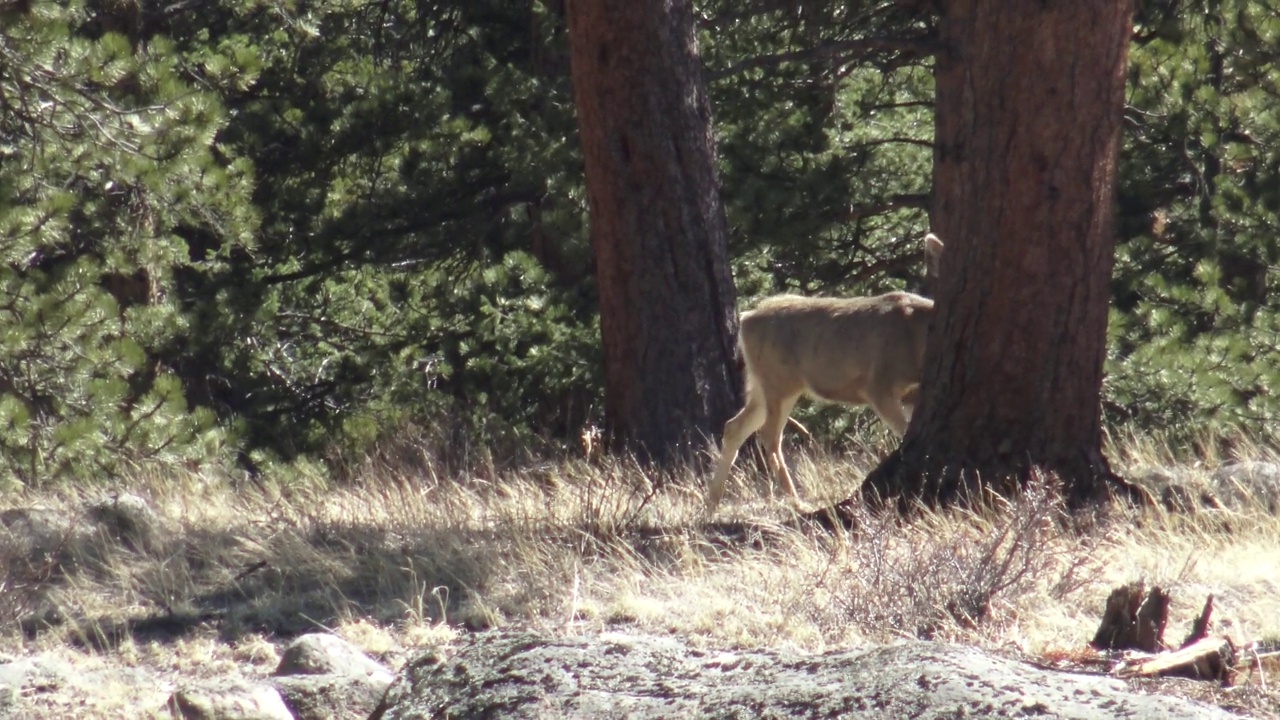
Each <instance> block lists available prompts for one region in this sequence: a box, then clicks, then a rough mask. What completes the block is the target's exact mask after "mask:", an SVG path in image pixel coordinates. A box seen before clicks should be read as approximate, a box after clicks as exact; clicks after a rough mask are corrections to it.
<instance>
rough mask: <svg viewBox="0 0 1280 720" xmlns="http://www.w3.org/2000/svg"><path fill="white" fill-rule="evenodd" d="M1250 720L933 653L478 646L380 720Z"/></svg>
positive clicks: (607, 638)
mask: <svg viewBox="0 0 1280 720" xmlns="http://www.w3.org/2000/svg"><path fill="white" fill-rule="evenodd" d="M1028 716H1035V717H1040V718H1046V719H1063V718H1072V719H1076V720H1111V719H1112V718H1117V717H1124V718H1129V719H1130V720H1137V719H1140V718H1149V719H1150V720H1165V719H1167V718H1196V719H1197V720H1219V719H1220V720H1229V719H1233V718H1235V719H1237V720H1238V716H1235V715H1232V714H1230V713H1228V712H1226V711H1225V710H1222V709H1220V708H1216V707H1213V706H1209V705H1205V704H1201V703H1196V702H1192V701H1189V700H1184V699H1181V698H1177V697H1172V696H1164V695H1141V694H1137V693H1134V692H1132V691H1130V690H1129V689H1128V686H1126V685H1125V683H1124V682H1123V681H1120V680H1116V679H1114V678H1110V677H1106V676H1101V675H1082V674H1068V673H1063V672H1054V671H1052V670H1046V669H1041V668H1038V667H1035V666H1033V665H1029V664H1027V663H1023V662H1018V661H1015V660H1010V659H1007V658H1003V657H999V656H995V655H991V654H988V653H985V652H983V651H981V650H978V649H976V648H970V647H963V646H956V645H945V644H940V643H930V642H905V643H901V644H895V645H889V646H880V647H872V648H862V649H858V650H849V651H841V652H832V653H826V654H823V655H812V656H806V655H798V654H788V653H784V652H772V651H763V650H750V651H736V652H716V651H702V650H697V649H693V648H690V647H688V646H687V645H685V644H684V643H683V642H681V641H679V640H676V639H673V638H655V637H642V636H628V635H620V634H612V633H610V634H604V635H601V636H599V637H595V638H583V637H578V638H547V637H542V636H538V635H535V634H532V633H504V632H495V633H485V634H481V635H478V636H474V637H473V638H472V639H471V641H470V642H469V643H468V644H466V645H464V646H463V647H461V648H459V649H458V650H457V651H456V653H455V654H454V655H453V656H452V657H451V658H449V659H448V660H445V659H444V658H443V657H442V656H441V655H440V654H439V653H438V652H437V651H432V652H429V653H427V654H426V655H423V656H420V657H418V658H417V659H415V660H413V661H411V662H410V663H409V664H408V665H406V667H405V670H404V671H403V672H402V673H401V675H400V676H399V677H398V678H397V679H396V681H395V683H394V684H393V685H392V686H391V688H390V689H389V690H388V691H387V694H386V696H385V697H384V698H383V700H382V702H381V703H380V704H379V707H378V708H377V710H376V711H375V712H374V714H373V715H372V716H371V719H370V720H409V719H410V718H438V717H501V718H584V719H585V718H623V717H625V718H673V717H681V718H700V717H716V718H828V717H857V718H865V719H868V720H890V719H895V720H896V719H897V718H918V719H920V720H932V719H938V720H940V719H941V718H959V717H969V718H1015V717H1016V718H1021V717H1028Z"/></svg>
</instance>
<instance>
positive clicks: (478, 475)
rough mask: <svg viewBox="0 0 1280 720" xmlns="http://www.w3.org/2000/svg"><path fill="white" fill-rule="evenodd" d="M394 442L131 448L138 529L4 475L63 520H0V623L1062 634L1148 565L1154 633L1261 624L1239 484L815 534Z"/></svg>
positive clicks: (60, 635)
mask: <svg viewBox="0 0 1280 720" xmlns="http://www.w3.org/2000/svg"><path fill="white" fill-rule="evenodd" d="M879 449H883V448H879ZM876 450H877V448H872V450H871V451H870V452H868V453H866V454H862V455H857V456H849V455H839V456H836V455H831V454H825V453H822V452H818V451H803V450H802V451H801V452H792V453H791V456H792V457H791V461H792V463H793V467H794V469H795V470H796V476H797V478H798V480H799V481H800V483H801V484H802V487H803V490H804V492H805V494H806V497H808V498H809V499H810V501H811V502H812V503H813V504H814V505H815V506H816V505H819V504H821V503H824V502H831V501H835V500H839V499H842V498H845V497H848V496H850V495H852V494H854V493H855V491H856V489H857V486H858V483H859V482H860V481H861V479H862V477H864V476H865V474H866V472H867V471H868V470H869V469H870V467H871V463H872V462H874V457H875V454H876V453H875V451H876ZM1243 451H1244V452H1250V453H1253V454H1255V455H1257V456H1259V457H1274V453H1273V452H1271V451H1269V450H1267V449H1266V448H1263V447H1246V448H1243ZM1112 456H1113V457H1114V458H1115V459H1116V464H1117V465H1118V466H1119V469H1121V470H1140V469H1142V468H1149V467H1170V466H1172V463H1173V462H1174V461H1175V460H1178V461H1179V462H1180V463H1181V464H1179V465H1176V468H1177V469H1178V472H1179V473H1181V474H1182V476H1184V477H1189V478H1191V479H1193V480H1194V479H1195V478H1197V477H1199V478H1200V479H1202V480H1204V479H1205V478H1207V476H1208V473H1209V472H1210V471H1211V470H1212V469H1213V467H1212V466H1213V465H1214V463H1216V462H1217V459H1216V458H1211V459H1210V460H1209V461H1208V462H1205V463H1201V464H1200V465H1199V466H1197V465H1195V464H1193V463H1188V462H1186V460H1185V459H1180V458H1177V457H1176V453H1174V452H1173V451H1171V450H1170V449H1168V448H1164V447H1161V446H1159V445H1158V444H1151V443H1150V442H1148V441H1145V440H1142V439H1136V438H1130V439H1126V440H1124V441H1122V442H1120V443H1118V444H1117V445H1116V447H1114V448H1113V449H1112ZM419 460H420V461H416V462H413V463H397V462H388V461H385V460H378V461H370V462H369V463H368V464H367V465H366V466H365V467H363V468H359V469H358V471H357V472H356V473H355V477H356V480H354V481H352V482H349V483H346V484H344V485H342V486H334V485H333V484H332V483H329V482H327V481H326V480H325V478H323V477H321V475H320V474H319V473H318V472H312V473H307V472H302V473H300V474H295V475H294V476H292V477H289V478H287V479H286V478H276V479H270V478H268V479H267V480H266V481H264V482H261V483H257V484H245V483H234V482H232V481H230V480H228V479H226V478H209V477H204V476H200V475H195V474H186V473H180V472H174V471H172V470H167V471H164V472H155V471H142V470H140V471H138V472H137V473H135V474H134V476H133V477H131V478H129V480H128V481H127V482H125V483H122V484H121V486H120V487H117V488H113V490H114V491H117V492H129V493H134V494H137V495H139V496H141V497H143V498H144V499H146V500H147V502H148V503H149V504H150V506H151V507H152V508H153V509H154V510H155V511H156V514H157V518H158V519H157V525H156V530H155V532H154V533H153V534H152V535H151V536H150V538H149V540H148V542H147V543H146V544H145V545H143V546H138V545H137V544H134V546H130V544H128V543H122V542H120V540H119V538H118V537H113V536H112V535H111V533H107V532H103V531H102V530H101V529H100V528H99V529H98V530H93V529H92V528H91V523H89V522H88V521H86V520H83V519H80V518H82V511H81V509H82V508H83V507H84V505H85V504H86V503H88V502H90V501H91V500H92V499H93V498H95V497H97V496H99V495H100V494H101V493H102V492H103V490H102V489H96V490H81V491H71V490H68V491H63V492H46V493H42V494H26V495H19V496H14V497H9V498H6V499H5V500H4V507H5V509H15V508H29V507H43V508H46V509H48V510H49V511H52V512H54V513H56V514H62V515H65V516H66V517H68V518H77V520H75V521H74V522H73V523H72V527H73V528H74V529H73V530H69V531H68V538H67V542H66V543H65V545H64V546H63V547H60V548H57V549H56V551H55V552H53V553H52V554H51V556H50V557H51V558H52V559H49V560H46V561H45V564H43V565H41V564H39V563H37V564H34V565H33V563H31V562H30V558H22V557H14V556H13V550H12V548H13V547H16V546H14V545H12V544H7V545H6V544H0V553H5V552H6V548H7V549H8V550H7V552H8V556H7V557H0V560H2V561H4V563H3V565H0V567H8V568H9V572H8V577H7V579H6V580H5V581H4V582H6V583H8V584H9V587H7V588H6V592H5V593H3V594H2V595H3V596H4V597H5V598H6V602H7V604H0V639H3V640H6V641H7V642H9V643H11V646H16V644H17V643H23V644H25V647H26V648H27V649H28V650H30V651H33V652H34V651H38V650H45V651H50V650H53V649H56V648H59V647H73V648H82V649H84V651H85V652H89V653H91V654H97V655H98V657H108V658H115V659H117V660H118V661H119V662H121V663H125V664H129V665H131V666H149V667H152V668H156V667H160V668H162V669H163V671H164V672H166V673H169V674H170V675H174V674H181V673H197V674H198V673H203V672H209V671H210V670H209V668H210V667H211V666H212V667H220V668H222V671H226V667H227V666H228V665H236V664H239V665H240V666H242V667H243V666H245V665H248V666H251V667H258V668H259V669H260V670H262V671H263V672H265V671H266V670H269V666H270V665H271V664H272V662H273V659H274V657H275V655H274V649H273V648H276V647H278V646H279V643H280V642H281V641H282V639H284V638H287V637H289V636H291V635H294V634H297V633H301V632H307V631H312V630H317V629H331V630H334V631H336V632H339V633H340V634H344V635H346V636H347V637H348V638H349V639H354V640H355V641H356V642H357V643H358V644H360V645H362V646H363V647H366V648H367V649H370V650H371V651H373V652H374V653H375V654H382V655H383V657H385V658H388V659H389V661H391V659H394V657H396V653H402V652H406V651H407V650H408V649H409V648H411V647H413V646H416V645H421V644H424V643H432V642H441V641H447V640H448V639H450V638H452V637H454V636H455V635H456V633H458V632H462V631H464V630H468V629H483V628H490V627H496V626H526V627H536V628H539V629H542V630H545V631H549V632H556V633H581V632H594V631H597V630H601V629H604V628H614V629H618V628H633V629H635V630H636V631H642V632H657V633H675V634H679V635H682V636H686V637H689V638H691V639H692V640H693V641H694V642H695V643H705V644H707V645H719V646H771V647H777V648H788V649H793V650H801V651H823V650H828V649H833V648H843V647H848V646H851V645H856V644H859V643H865V642H884V641H889V640H893V639H896V638H904V637H927V638H936V639H942V640H953V641H960V642H966V643H974V644H978V645H983V646H988V647H1002V648H1016V649H1018V650H1020V651H1023V652H1026V653H1030V654H1038V655H1055V654H1061V653H1069V652H1074V651H1076V650H1078V649H1079V648H1082V647H1083V646H1084V645H1085V643H1087V641H1088V640H1089V639H1090V638H1091V637H1092V634H1093V632H1094V631H1095V630H1096V627H1097V622H1098V620H1099V617H1100V613H1101V610H1102V606H1103V602H1104V600H1105V598H1106V596H1107V593H1108V592H1109V591H1110V589H1111V588H1112V587H1114V586H1116V585H1119V584H1123V583H1127V582H1131V581H1134V580H1139V579H1141V580H1144V581H1146V582H1147V583H1148V584H1158V585H1161V586H1162V587H1166V588H1169V589H1171V590H1172V592H1173V607H1172V617H1173V619H1174V623H1173V624H1172V625H1171V626H1170V630H1169V633H1168V635H1169V637H1170V639H1171V640H1176V639H1180V637H1181V635H1182V634H1183V628H1182V626H1183V625H1187V624H1189V623H1190V620H1191V619H1192V617H1193V616H1194V615H1195V614H1196V612H1198V610H1199V608H1200V605H1201V603H1203V601H1204V599H1205V597H1206V596H1207V595H1208V594H1213V595H1214V596H1215V598H1216V602H1217V607H1218V617H1219V619H1220V620H1221V621H1222V623H1224V627H1226V628H1227V629H1228V630H1229V631H1230V632H1231V633H1232V634H1233V635H1234V636H1236V637H1237V638H1238V639H1240V640H1242V641H1245V642H1247V641H1251V640H1259V639H1269V640H1275V639H1277V638H1280V592H1278V590H1280V522H1277V518H1276V517H1275V516H1274V515H1273V514H1272V513H1271V512H1270V511H1269V509H1268V508H1265V507H1263V506H1262V505H1261V504H1258V506H1255V507H1242V508H1233V509H1217V510H1202V511H1197V512H1195V513H1190V514H1188V513H1178V514H1174V513H1169V512H1167V511H1165V510H1162V509H1146V510H1136V509H1123V508H1113V509H1110V510H1107V511H1103V512H1099V513H1097V514H1095V515H1092V516H1089V517H1075V518H1068V517H1066V516H1065V515H1063V512H1062V509H1061V504H1060V503H1059V502H1058V500H1057V499H1056V497H1055V496H1054V493H1053V491H1052V488H1051V487H1050V486H1049V484H1047V483H1046V484H1041V485H1036V486H1033V487H1032V488H1030V489H1029V491H1028V492H1027V494H1026V496H1025V497H1023V498H1020V499H1019V500H1017V501H1009V502H996V503H993V504H992V505H991V506H990V507H988V508H986V509H983V510H981V511H973V510H969V511H964V510H946V511H933V512H921V513H920V514H919V515H918V517H915V518H913V519H911V520H906V521H904V520H901V519H899V518H897V517H893V516H883V515H882V516H874V515H864V516H863V518H862V522H861V527H860V529H859V531H858V532H856V533H837V534H834V535H833V534H830V533H827V532H824V531H822V530H820V529H818V528H814V527H808V526H805V525H804V524H802V523H800V522H798V521H797V516H796V515H795V513H794V512H793V511H792V510H791V509H790V508H789V505H788V503H787V501H786V500H785V499H784V498H783V497H781V496H778V495H774V493H773V491H772V490H771V488H770V484H769V483H768V481H767V480H766V479H765V478H764V475H763V473H758V472H751V471H749V470H739V471H738V474H737V475H736V476H735V477H734V479H733V481H732V482H731V483H730V491H729V495H728V498H727V500H726V502H725V504H724V505H723V506H722V508H721V512H720V513H719V515H718V517H717V520H716V521H715V522H708V520H707V518H705V517H704V515H703V505H702V489H703V481H704V477H703V476H701V475H700V474H698V473H695V472H693V471H691V470H686V471H683V472H678V473H673V474H670V475H664V476H662V477H658V476H655V475H653V474H650V473H648V472H646V471H645V470H644V469H642V468H640V467H638V466H636V465H635V464H634V463H632V462H629V461H626V460H603V461H599V462H586V461H566V462H562V463H555V464H547V465H545V466H540V467H528V468H524V469H520V470H511V471H499V470H497V469H495V468H494V467H493V466H492V465H479V466H477V467H474V468H472V469H471V470H470V471H467V472H461V473H456V474H449V475H440V474H436V473H434V472H432V470H431V465H430V462H429V458H426V459H422V458H420V459H419ZM742 465H744V466H749V464H748V463H742Z"/></svg>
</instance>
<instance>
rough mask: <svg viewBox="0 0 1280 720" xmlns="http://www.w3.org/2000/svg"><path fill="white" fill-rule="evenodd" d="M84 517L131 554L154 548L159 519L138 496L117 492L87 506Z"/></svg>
mask: <svg viewBox="0 0 1280 720" xmlns="http://www.w3.org/2000/svg"><path fill="white" fill-rule="evenodd" d="M85 514H87V515H88V516H89V518H90V519H91V520H93V521H94V522H96V523H98V526H99V527H100V528H101V529H102V531H103V532H104V533H106V535H107V536H108V537H111V538H113V539H115V540H116V541H117V542H119V543H120V544H121V545H124V546H125V547H127V548H129V549H130V550H134V551H139V552H141V551H145V550H150V549H152V548H153V546H154V544H155V541H156V537H157V533H158V530H159V526H160V518H159V516H157V515H156V511H155V510H152V509H151V505H150V504H149V503H148V502H147V501H146V500H144V499H142V498H141V497H138V496H137V495H132V494H129V493H119V494H114V495H111V496H110V497H107V498H103V499H101V500H98V501H97V502H93V503H90V504H89V505H88V506H86V507H85Z"/></svg>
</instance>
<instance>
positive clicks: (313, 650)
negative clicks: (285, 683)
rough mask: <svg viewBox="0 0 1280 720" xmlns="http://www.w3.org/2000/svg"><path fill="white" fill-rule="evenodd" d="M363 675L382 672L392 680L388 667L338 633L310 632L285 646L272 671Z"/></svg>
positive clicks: (381, 674) (280, 673)
mask: <svg viewBox="0 0 1280 720" xmlns="http://www.w3.org/2000/svg"><path fill="white" fill-rule="evenodd" d="M331 674H338V675H365V676H369V677H375V676H383V677H386V680H387V682H391V679H392V676H391V671H390V670H388V669H387V668H385V667H383V666H382V665H381V664H379V663H378V661H376V660H374V659H373V658H371V657H369V656H368V655H365V654H364V653H363V652H361V651H360V649H359V648H357V647H356V646H355V645H352V644H351V643H349V642H347V641H346V640H343V639H342V638H340V637H338V636H337V635H330V634H328V633H310V634H308V635H303V636H301V637H299V638H297V639H296V640H294V641H293V642H291V643H289V647H287V648H285V650H284V654H283V655H281V656H280V664H279V665H277V666H276V671H275V675H276V676H277V677H279V676H283V675H331Z"/></svg>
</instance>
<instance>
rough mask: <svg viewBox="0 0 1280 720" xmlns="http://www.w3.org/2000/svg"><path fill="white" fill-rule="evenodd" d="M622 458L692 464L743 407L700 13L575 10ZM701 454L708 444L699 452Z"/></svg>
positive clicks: (608, 377) (604, 331)
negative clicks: (627, 452) (628, 454)
mask: <svg viewBox="0 0 1280 720" xmlns="http://www.w3.org/2000/svg"><path fill="white" fill-rule="evenodd" d="M566 14H567V17H568V25H569V41H570V47H571V69H572V77H573V89H574V100H575V103H576V106H577V113H578V127H579V132H580V134H581V142H582V151H583V157H584V160H585V164H586V179H587V197H588V202H589V211H590V221H591V246H592V249H593V251H594V255H595V262H596V278H597V281H598V285H599V294H600V334H601V339H602V342H603V346H604V356H605V368H604V369H605V421H606V426H607V427H606V430H607V431H608V434H609V436H610V438H611V442H612V443H613V445H614V447H615V448H617V447H620V446H625V447H628V448H630V449H632V450H634V451H636V453H637V454H638V455H639V456H640V457H641V458H643V459H647V460H655V461H658V462H668V461H672V460H676V459H682V458H684V457H686V456H687V455H688V454H689V451H690V450H693V449H695V447H700V444H701V442H702V441H703V440H704V439H706V438H711V437H713V436H715V435H716V434H718V433H719V432H720V429H721V428H722V427H723V424H724V422H725V420H727V419H728V418H729V416H731V415H732V414H733V412H734V411H735V410H736V409H737V405H738V403H739V400H740V392H741V391H740V388H739V378H738V375H739V373H738V370H737V366H736V363H735V351H734V340H733V338H734V337H735V335H736V331H737V318H736V314H735V311H734V306H735V297H734V289H733V279H732V277H731V275H730V272H729V265H728V258H727V255H728V249H727V238H726V229H725V225H726V223H725V216H724V208H723V205H722V204H721V201H720V183H719V178H718V176H717V173H716V156H715V144H714V139H713V137H712V130H711V108H710V103H709V101H708V98H707V93H706V86H705V82H704V80H703V75H702V62H701V59H700V57H699V55H698V48H697V43H696V39H695V36H694V25H693V15H692V10H691V7H690V2H689V0H569V1H568V2H567V4H566ZM693 443H698V445H694V444H693Z"/></svg>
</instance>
